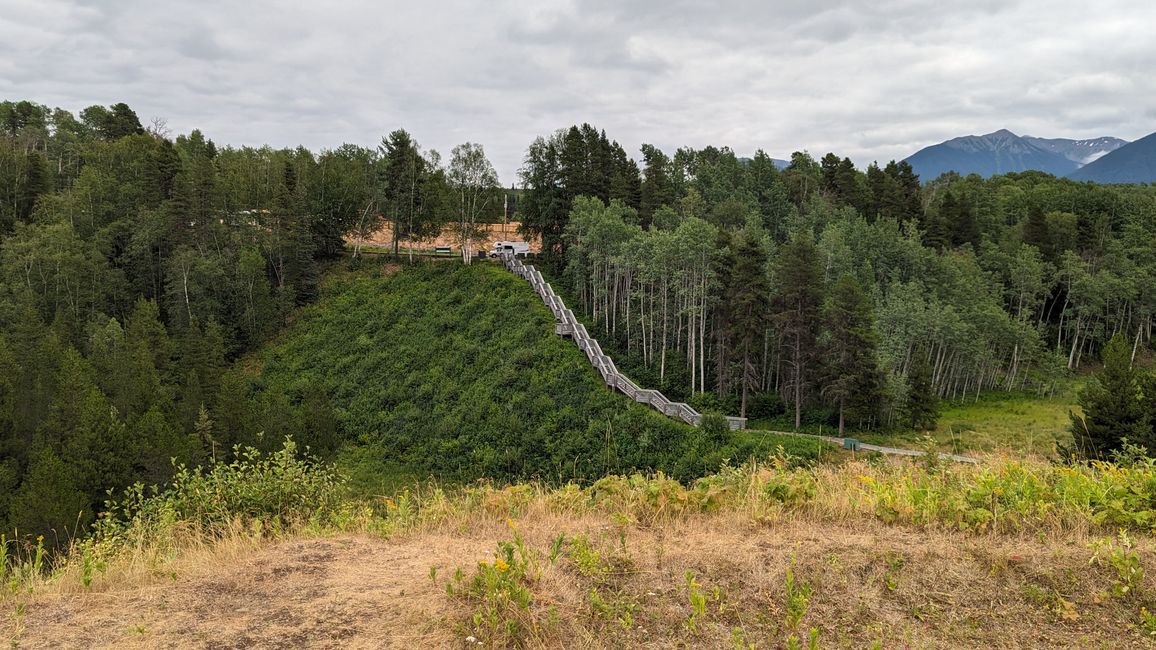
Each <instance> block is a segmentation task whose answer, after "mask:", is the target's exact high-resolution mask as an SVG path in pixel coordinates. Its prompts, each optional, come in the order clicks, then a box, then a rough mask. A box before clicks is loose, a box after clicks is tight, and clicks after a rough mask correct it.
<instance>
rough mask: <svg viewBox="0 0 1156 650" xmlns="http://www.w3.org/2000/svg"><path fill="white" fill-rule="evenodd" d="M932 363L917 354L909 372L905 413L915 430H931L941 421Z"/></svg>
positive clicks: (909, 423)
mask: <svg viewBox="0 0 1156 650" xmlns="http://www.w3.org/2000/svg"><path fill="white" fill-rule="evenodd" d="M931 373H932V370H931V364H930V363H928V362H927V360H926V359H924V358H923V356H922V355H916V358H915V359H913V360H912V361H911V368H910V369H909V370H908V372H907V401H906V403H905V404H904V409H903V410H904V413H905V414H906V416H907V423H908V425H909V426H910V427H911V428H912V429H913V430H915V431H930V430H932V429H934V428H935V423H936V422H938V421H939V395H938V394H937V393H936V392H935V384H934V383H933V378H932V375H931Z"/></svg>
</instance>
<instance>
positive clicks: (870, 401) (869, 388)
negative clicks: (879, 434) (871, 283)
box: [822, 275, 883, 436]
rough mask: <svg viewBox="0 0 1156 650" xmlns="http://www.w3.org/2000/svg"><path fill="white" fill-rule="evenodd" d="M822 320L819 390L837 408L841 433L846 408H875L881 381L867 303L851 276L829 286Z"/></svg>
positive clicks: (876, 407) (868, 303)
mask: <svg viewBox="0 0 1156 650" xmlns="http://www.w3.org/2000/svg"><path fill="white" fill-rule="evenodd" d="M824 320H825V321H826V329H827V337H826V340H825V345H824V346H823V348H824V349H823V358H824V360H825V363H826V378H825V380H824V382H823V389H822V392H823V394H824V396H826V397H827V398H828V399H830V400H831V401H833V402H834V403H835V404H836V405H837V407H838V409H839V435H840V436H842V435H843V429H844V422H845V419H846V412H847V409H848V407H850V408H855V409H860V410H863V411H867V412H870V411H876V412H877V411H878V404H879V403H880V393H881V388H882V383H883V380H882V376H881V373H880V371H879V367H878V363H877V361H876V358H875V347H876V336H875V330H874V323H873V318H872V315H871V303H870V301H869V300H868V299H867V294H866V293H864V292H863V287H862V286H860V284H859V282H858V281H857V280H855V278H854V277H852V276H850V275H844V276H842V277H840V278H839V280H838V281H837V282H836V283H835V285H834V286H833V287H832V288H831V296H830V299H829V300H828V303H827V309H826V314H825V319H824Z"/></svg>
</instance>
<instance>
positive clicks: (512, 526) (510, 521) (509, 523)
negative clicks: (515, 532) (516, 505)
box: [506, 517, 514, 529]
mask: <svg viewBox="0 0 1156 650" xmlns="http://www.w3.org/2000/svg"><path fill="white" fill-rule="evenodd" d="M506 525H507V526H509V527H510V528H511V529H513V528H514V520H513V519H511V518H509V517H506Z"/></svg>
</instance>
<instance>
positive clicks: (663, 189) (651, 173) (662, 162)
mask: <svg viewBox="0 0 1156 650" xmlns="http://www.w3.org/2000/svg"><path fill="white" fill-rule="evenodd" d="M642 163H643V171H642V187H641V200H640V206H639V208H638V217H639V219H640V220H641V221H642V227H643V228H650V224H651V222H652V221H653V220H654V213H655V212H656V211H657V210H658V209H659V208H661V207H662V206H670V207H674V203H675V198H676V197H675V193H674V186H673V185H672V184H671V182H670V173H669V171H668V169H667V167H669V165H670V158H668V157H667V156H666V154H665V153H663V152H662V150H661V149H659V148H658V147H655V146H654V145H652V144H644V145H642Z"/></svg>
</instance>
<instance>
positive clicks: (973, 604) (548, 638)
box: [5, 487, 1156, 648]
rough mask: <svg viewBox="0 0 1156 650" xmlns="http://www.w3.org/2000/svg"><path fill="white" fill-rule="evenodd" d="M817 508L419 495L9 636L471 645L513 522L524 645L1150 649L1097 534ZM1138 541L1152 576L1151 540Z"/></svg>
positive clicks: (219, 549)
mask: <svg viewBox="0 0 1156 650" xmlns="http://www.w3.org/2000/svg"><path fill="white" fill-rule="evenodd" d="M579 494H580V493H579ZM656 512H657V514H655V513H656ZM839 512H840V509H838V508H835V509H832V510H831V511H830V514H831V515H836V514H838V513H839ZM844 512H846V511H844ZM647 513H650V514H647ZM815 514H816V513H814V512H811V513H808V512H806V511H795V512H788V511H785V510H773V509H772V510H762V511H759V512H754V511H752V510H751V509H750V508H747V507H722V508H719V509H718V510H717V511H715V512H705V513H704V512H689V511H683V512H678V511H677V509H675V508H670V509H665V510H663V509H657V510H649V511H647V510H642V509H639V510H637V511H634V512H631V511H628V510H618V509H616V508H610V509H608V508H606V507H601V506H596V505H592V504H591V502H590V501H589V500H587V499H585V498H579V497H578V496H576V495H575V493H573V492H572V491H569V492H568V491H565V490H562V491H547V490H542V489H537V488H532V487H516V488H509V489H504V490H499V489H483V490H477V491H473V492H471V493H470V494H468V495H465V496H462V497H461V498H459V499H456V500H455V499H439V498H437V497H429V498H428V499H427V508H426V510H425V514H424V515H423V516H422V517H421V518H420V520H418V521H416V522H414V523H412V524H411V525H405V526H400V525H399V526H396V527H385V528H381V527H378V528H376V530H378V532H377V533H369V532H360V533H358V532H342V533H336V534H316V533H314V534H305V533H301V532H298V533H295V534H291V535H288V536H286V537H283V538H281V539H278V540H268V539H262V538H260V537H256V536H254V535H253V534H252V531H251V530H248V529H246V528H245V527H243V526H237V527H236V528H235V529H233V530H231V531H229V533H228V534H226V535H224V536H222V537H221V538H220V539H217V540H216V541H214V542H197V543H187V544H186V543H182V544H181V545H180V546H179V547H171V548H169V549H168V550H166V551H165V552H163V553H153V552H150V551H148V550H147V549H148V548H149V547H148V545H147V544H145V545H142V546H141V547H140V549H138V551H137V552H134V553H132V554H131V555H128V556H126V557H123V558H122V559H120V560H118V561H117V562H115V563H113V564H112V565H111V566H110V567H109V570H108V573H107V574H106V575H105V576H104V577H102V578H98V580H97V581H96V582H95V583H94V585H93V587H92V589H91V591H88V590H83V589H81V588H80V587H79V580H78V575H77V574H75V573H69V571H75V570H76V569H75V568H69V569H67V570H66V571H65V572H64V573H61V574H58V575H57V577H56V578H55V579H54V581H53V582H52V583H49V584H41V585H38V586H36V587H35V588H34V589H33V592H32V594H31V596H28V597H27V598H26V601H27V609H26V611H25V613H24V614H23V616H22V617H20V618H21V620H20V625H19V629H15V628H12V627H11V623H12V619H9V625H10V627H9V630H8V633H9V635H14V636H13V639H14V642H16V643H17V644H18V645H19V647H25V648H41V647H45V648H47V647H53V648H56V647H62V648H70V647H75V648H81V647H108V648H114V647H115V648H121V647H127V648H153V647H205V648H208V647H214V648H290V647H318V648H379V647H397V648H417V647H459V648H460V647H471V644H469V643H467V642H466V641H465V639H466V637H467V636H469V635H471V634H473V633H474V630H473V627H472V624H471V614H472V612H473V608H474V603H472V602H470V601H467V600H464V599H461V598H456V597H450V596H447V594H446V591H445V583H446V581H447V580H448V579H450V576H451V575H452V573H453V571H454V569H455V568H457V567H461V568H462V569H463V571H464V572H465V574H466V575H467V576H468V575H470V574H471V573H472V572H473V571H474V570H475V568H476V567H477V563H478V562H479V561H492V560H493V559H494V556H493V552H494V550H495V545H496V544H497V543H498V542H499V541H501V540H509V539H511V537H512V535H513V531H512V530H511V528H510V523H512V524H513V526H514V527H515V529H516V530H517V531H518V533H519V534H520V535H521V536H522V537H523V538H524V539H525V541H526V543H527V545H528V547H529V548H530V549H531V551H532V552H533V554H534V556H535V557H536V561H537V566H538V568H539V575H538V576H537V579H536V580H534V581H532V582H531V583H530V585H529V586H530V589H531V591H532V592H533V597H534V600H533V603H532V605H531V608H530V611H529V612H528V613H527V616H528V619H529V620H532V621H533V627H532V629H528V630H525V631H524V633H523V634H521V635H519V636H518V637H517V638H516V640H520V641H521V642H523V643H524V644H525V645H527V646H530V647H542V648H617V647H653V648H667V647H718V648H733V647H736V643H745V644H754V646H755V647H758V648H779V647H785V642H786V639H787V637H788V635H789V634H791V633H792V632H796V633H798V635H799V636H800V637H801V638H803V639H805V638H806V630H807V629H808V628H810V627H816V628H818V629H819V630H820V636H819V640H820V646H821V647H852V648H864V647H870V646H871V645H872V644H873V643H876V642H878V643H880V644H881V645H882V647H886V648H892V647H895V648H943V647H960V648H972V647H1005V648H1038V647H1080V648H1084V647H1093V648H1122V647H1152V643H1151V639H1152V637H1149V636H1145V635H1144V634H1143V632H1142V631H1141V630H1140V629H1138V628H1137V627H1136V626H1135V623H1136V621H1137V618H1138V612H1139V609H1140V607H1141V606H1142V604H1143V603H1144V602H1145V601H1144V599H1145V598H1146V597H1147V595H1148V594H1153V593H1156V583H1154V582H1153V579H1152V577H1147V578H1145V580H1144V582H1143V584H1142V585H1141V589H1140V593H1138V594H1135V595H1133V596H1130V597H1129V598H1127V599H1120V598H1116V597H1113V596H1111V595H1109V594H1108V591H1109V590H1110V588H1111V584H1112V580H1113V577H1114V573H1113V570H1112V569H1111V567H1107V566H1101V565H1097V564H1091V563H1089V560H1090V558H1091V556H1092V553H1093V551H1092V550H1091V549H1090V548H1089V543H1090V542H1092V541H1093V540H1094V539H1096V538H1097V536H1098V535H1097V534H1091V533H1089V532H1088V531H1086V530H1078V529H1077V530H1070V531H1061V530H1051V531H1048V532H1047V533H1046V534H1041V532H1040V531H1038V530H1037V531H1032V532H1029V533H1017V534H994V533H986V534H978V535H977V534H974V533H963V532H954V531H946V530H938V529H932V528H927V527H912V526H902V525H888V524H885V523H882V522H879V521H876V520H871V519H865V518H863V517H850V516H848V517H842V516H830V517H816V516H815ZM511 516H512V517H513V519H512V522H508V521H507V517H511ZM359 527H361V528H363V529H365V530H374V529H375V527H374V526H373V525H372V522H362V524H359ZM383 532H384V533H385V534H384V535H383V534H381V533H383ZM1101 533H1102V531H1101ZM559 534H564V535H565V536H566V537H567V539H571V540H572V539H573V538H574V537H575V536H577V535H586V536H587V537H588V539H589V540H590V543H591V546H592V547H593V548H594V549H595V550H597V551H598V552H599V553H600V555H601V557H602V558H603V559H604V561H605V564H606V565H607V566H608V567H612V570H611V571H609V572H608V573H607V574H604V575H600V576H595V577H588V576H584V575H582V574H581V573H580V572H579V571H578V568H577V566H576V563H575V562H574V561H573V560H571V559H570V558H569V557H568V556H567V551H566V549H567V546H566V545H564V546H563V547H562V553H561V555H560V556H559V558H558V560H557V561H556V562H555V563H551V562H550V560H549V558H548V555H549V549H550V547H551V543H552V541H553V540H555V539H556V538H557V537H558V535H559ZM1099 536H1102V534H1100V535H1099ZM182 539H183V538H182ZM623 539H625V544H623ZM1135 543H1136V549H1137V552H1138V553H1139V554H1140V557H1141V558H1142V560H1143V561H1144V562H1145V563H1150V562H1151V559H1152V558H1153V557H1154V556H1153V551H1154V550H1156V548H1154V545H1153V541H1152V539H1151V538H1150V537H1149V536H1141V538H1140V539H1137V540H1136V541H1135ZM792 561H793V562H794V569H793V571H794V573H795V575H796V577H797V579H799V580H801V581H806V582H808V583H809V584H810V585H811V586H812V589H813V595H812V597H811V599H810V603H809V606H808V608H807V612H806V614H805V615H804V616H803V618H802V621H801V624H800V625H799V629H798V630H797V631H794V630H788V629H786V622H785V621H786V616H785V590H784V576H785V573H786V570H787V568H788V566H790V565H791V562H792ZM435 566H436V567H438V570H437V577H436V579H431V577H430V570H431V567H435ZM687 571H693V572H694V573H695V575H696V576H697V580H698V582H699V583H700V584H701V585H702V589H703V591H704V593H706V594H707V601H708V602H707V606H706V612H705V615H704V616H703V619H702V621H701V623H700V624H699V625H698V626H697V629H696V630H691V629H689V627H688V626H687V623H686V622H687V619H688V616H689V615H690V613H691V611H692V610H691V606H690V604H689V601H688V594H687V589H686V582H685V574H686V572H687ZM716 588H717V590H716ZM592 589H597V590H598V592H599V594H600V595H601V596H602V597H603V598H604V599H609V600H612V601H617V602H619V603H633V617H632V621H631V624H630V625H627V626H624V625H622V624H620V623H619V622H617V621H615V620H613V619H614V618H615V616H614V615H613V614H611V615H605V614H599V613H598V612H597V611H596V610H595V608H594V607H593V606H592V600H591V590H592ZM5 604H6V605H10V604H11V601H9V602H7V603H5ZM14 633H15V634H14ZM487 641H488V640H487ZM507 641H508V639H507ZM804 643H805V641H804ZM486 645H487V646H492V645H496V644H494V643H487V644H486ZM472 647H477V646H476V645H473V646H472ZM742 647H749V645H748V646H742ZM804 647H805V645H804Z"/></svg>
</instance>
